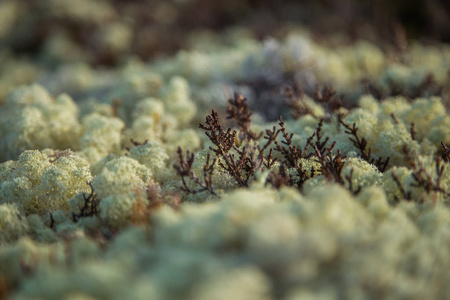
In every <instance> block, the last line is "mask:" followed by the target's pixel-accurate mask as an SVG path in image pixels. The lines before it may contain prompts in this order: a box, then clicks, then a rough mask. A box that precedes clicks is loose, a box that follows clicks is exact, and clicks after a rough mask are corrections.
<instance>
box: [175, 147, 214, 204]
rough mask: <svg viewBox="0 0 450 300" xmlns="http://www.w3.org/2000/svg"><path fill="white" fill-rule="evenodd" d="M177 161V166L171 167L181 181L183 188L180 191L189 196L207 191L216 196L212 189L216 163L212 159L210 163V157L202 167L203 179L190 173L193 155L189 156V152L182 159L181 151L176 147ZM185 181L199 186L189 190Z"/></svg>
mask: <svg viewBox="0 0 450 300" xmlns="http://www.w3.org/2000/svg"><path fill="white" fill-rule="evenodd" d="M177 154H178V160H179V164H178V165H177V164H175V165H173V167H174V168H175V170H176V172H177V175H178V176H180V177H181V181H182V183H183V186H182V187H181V190H183V191H184V192H186V193H189V194H197V193H200V192H204V191H208V192H209V193H210V194H212V195H215V196H217V194H216V192H215V191H214V188H213V185H212V184H213V179H212V177H213V172H214V166H215V163H216V159H213V161H212V162H211V161H210V160H211V158H210V155H209V153H208V156H207V158H206V163H205V164H204V165H203V179H202V180H201V179H200V178H198V177H197V176H196V175H195V174H194V172H192V165H193V163H194V154H193V153H192V154H190V153H189V151H186V158H184V157H183V150H181V148H180V147H178V151H177ZM187 179H190V180H192V181H193V182H194V183H195V184H196V185H198V186H199V188H198V189H191V188H190V187H189V186H188V183H187Z"/></svg>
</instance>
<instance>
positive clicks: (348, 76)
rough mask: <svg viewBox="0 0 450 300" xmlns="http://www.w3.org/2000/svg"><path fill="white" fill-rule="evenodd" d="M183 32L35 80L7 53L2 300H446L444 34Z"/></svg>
mask: <svg viewBox="0 0 450 300" xmlns="http://www.w3.org/2000/svg"><path fill="white" fill-rule="evenodd" d="M63 2H64V1H56V0H55V1H49V2H48V3H50V4H51V5H50V7H51V10H50V11H49V13H50V14H52V15H54V16H57V17H58V18H69V19H71V20H72V21H73V22H78V21H77V20H79V19H80V18H88V19H93V20H99V19H101V18H108V14H113V13H114V11H113V10H108V8H107V7H106V8H105V7H103V6H102V5H104V4H103V2H101V1H92V0H90V1H88V0H85V1H84V2H86V3H88V4H89V5H87V6H86V7H90V8H91V9H81V8H82V7H83V5H81V4H76V5H75V4H74V8H70V7H68V6H67V4H64V3H63ZM5 3H8V4H1V5H3V6H5V5H9V6H8V9H9V10H11V11H15V10H16V9H17V10H18V9H19V8H15V5H14V4H13V2H12V1H9V2H5ZM93 7H97V8H96V9H93ZM75 8H77V9H75ZM98 14H99V15H98ZM0 19H2V18H0ZM3 22H8V20H5V19H3ZM14 22H15V21H14V20H13V21H9V23H11V24H13V23H14ZM9 23H8V24H9ZM0 27H1V26H0ZM2 28H4V27H2ZM0 30H1V28H0ZM0 34H1V32H0ZM131 34H132V33H131V32H130V30H129V28H128V27H127V26H126V24H125V25H124V24H113V25H111V26H108V27H107V28H105V29H104V32H103V31H102V32H101V33H99V37H98V38H99V39H100V40H101V41H102V43H106V44H107V45H108V47H110V48H111V51H114V53H124V52H126V49H128V48H127V47H126V46H127V45H128V46H129V44H130V43H131V41H130V40H131V36H130V35H131ZM62 38H64V35H63V34H62V35H61V36H55V37H54V40H53V41H49V44H48V45H46V47H47V48H46V51H48V53H56V54H57V53H60V52H59V51H61V48H60V47H62V48H63V49H65V47H66V46H67V45H65V44H64V43H65V42H64V41H61V40H58V39H62ZM66 42H67V41H66ZM102 45H103V44H102ZM193 45H197V46H196V47H195V46H194V47H193V49H191V50H183V51H179V52H178V53H177V54H175V55H174V56H171V57H166V58H161V59H157V60H153V61H150V62H148V63H144V62H142V61H140V60H139V59H136V58H129V59H127V60H126V61H125V62H124V63H123V65H121V66H119V67H117V68H112V69H96V68H92V67H90V66H88V65H87V64H84V63H76V62H68V63H67V64H65V65H62V66H60V67H59V68H56V69H54V70H47V71H42V72H41V73H40V74H38V72H37V70H38V69H39V68H38V66H36V65H34V64H33V63H31V62H27V61H25V60H20V59H19V58H16V57H9V56H8V54H4V53H2V52H0V62H3V60H5V61H6V62H8V63H6V64H3V63H0V70H1V69H2V68H6V67H5V66H8V67H7V68H11V69H12V72H14V74H16V72H17V74H22V73H23V74H24V75H23V76H15V75H11V74H10V75H8V76H10V77H11V78H13V77H20V78H22V79H23V82H21V80H18V81H16V80H12V79H5V78H6V76H5V75H3V74H1V72H0V161H1V164H0V298H2V297H5V298H6V297H11V299H67V300H69V299H236V300H239V299H255V300H256V299H282V300H294V299H384V298H389V299H445V298H446V297H447V294H448V293H449V292H450V290H449V285H448V283H449V282H450V272H448V269H449V268H450V255H449V249H450V210H449V204H450V166H449V160H450V154H449V152H450V151H448V148H447V145H448V144H450V115H449V114H448V111H447V109H448V107H449V99H448V93H449V90H448V87H449V85H450V73H449V70H450V47H449V46H448V45H444V44H436V45H432V46H430V45H423V44H419V43H415V44H412V45H410V46H409V47H408V49H407V50H405V52H402V53H386V52H385V51H384V50H383V49H381V48H380V47H378V46H377V45H375V44H372V43H369V42H367V41H357V42H355V43H352V44H347V45H344V46H339V47H333V48H332V47H329V46H327V45H325V44H322V43H320V42H317V41H314V40H313V39H312V38H311V36H310V33H309V32H308V31H306V30H305V29H295V30H291V33H290V34H288V35H287V36H286V37H285V38H283V39H279V40H277V39H267V40H265V41H263V42H259V41H258V40H257V39H256V38H254V37H253V36H252V35H251V34H250V33H249V32H247V31H245V30H242V29H238V28H235V29H234V30H231V31H229V32H228V33H226V34H224V35H223V36H222V37H221V38H218V37H214V38H212V37H210V38H208V37H207V36H206V37H205V36H203V37H198V42H197V43H193ZM72 50H74V49H72ZM74 51H75V50H74ZM56 54H55V55H56ZM81 54H82V53H81ZM81 54H80V55H81ZM12 66H14V67H12ZM287 79H289V80H287ZM31 82H34V83H31ZM22 83H28V85H20V84H22ZM287 83H289V84H290V86H288V88H287V89H286V84H287ZM19 85H20V86H19ZM317 85H320V86H325V88H319V87H316V86H317ZM331 85H333V86H334V88H335V90H336V91H337V93H336V92H335V91H333V90H331V88H329V86H331ZM268 86H272V87H273V86H276V87H277V88H278V92H280V91H281V90H283V89H284V91H285V92H286V91H287V92H288V93H285V94H282V93H278V94H277V95H275V94H274V89H273V88H270V89H269V88H267V87H268ZM5 90H10V91H9V92H8V93H6V92H5ZM234 93H236V94H235V96H234V98H233V96H232V95H233V94H234ZM241 95H242V96H241ZM343 95H345V97H344V96H343ZM228 98H230V101H229V102H227V101H226V99H228ZM244 98H246V99H247V100H244ZM233 101H234V102H233ZM211 109H214V110H213V111H212V112H211ZM277 114H279V115H277ZM280 115H281V117H282V118H281V119H278V118H279V116H280ZM227 116H228V120H227V119H226V117H227ZM199 123H200V126H199ZM205 133H206V134H205ZM174 166H175V167H174Z"/></svg>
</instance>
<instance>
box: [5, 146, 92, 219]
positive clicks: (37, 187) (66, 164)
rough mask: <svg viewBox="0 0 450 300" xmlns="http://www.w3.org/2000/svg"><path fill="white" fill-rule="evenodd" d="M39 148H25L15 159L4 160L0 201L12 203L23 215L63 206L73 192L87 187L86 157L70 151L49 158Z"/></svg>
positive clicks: (46, 211) (43, 212)
mask: <svg viewBox="0 0 450 300" xmlns="http://www.w3.org/2000/svg"><path fill="white" fill-rule="evenodd" d="M49 159H50V158H48V157H47V156H46V155H44V154H42V153H41V152H39V151H37V150H34V151H25V152H24V153H22V154H21V155H20V157H19V160H18V161H16V162H14V163H9V164H7V167H6V170H5V171H3V172H2V177H3V178H4V181H3V182H2V183H1V185H0V195H2V196H1V202H2V203H15V204H16V205H17V206H18V208H19V209H20V210H21V212H22V213H23V214H25V215H28V214H34V213H37V214H40V215H42V216H44V215H48V214H49V213H51V212H53V211H55V210H58V209H62V210H68V209H69V206H68V203H67V201H68V200H69V199H70V198H71V197H72V196H74V195H75V194H77V193H79V192H83V191H87V189H88V186H87V184H86V183H87V182H89V181H91V179H92V176H91V173H90V171H89V164H88V163H87V161H86V160H85V159H83V158H81V157H79V156H77V155H74V154H69V155H67V156H63V157H60V158H58V159H57V160H55V161H54V162H53V163H50V162H49Z"/></svg>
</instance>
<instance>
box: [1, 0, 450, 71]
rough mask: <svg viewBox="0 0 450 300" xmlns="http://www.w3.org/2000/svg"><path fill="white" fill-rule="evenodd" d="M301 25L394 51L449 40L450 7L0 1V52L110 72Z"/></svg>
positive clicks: (418, 1) (190, 0) (320, 1)
mask: <svg viewBox="0 0 450 300" xmlns="http://www.w3.org/2000/svg"><path fill="white" fill-rule="evenodd" d="M298 25H300V26H304V27H307V28H308V29H309V30H310V31H311V32H312V33H313V37H314V38H315V39H317V40H319V41H320V40H327V37H329V36H331V35H336V34H339V35H341V36H342V38H341V39H340V42H342V40H348V41H349V42H351V41H352V40H356V39H361V38H362V39H366V40H369V41H371V42H375V43H377V44H378V45H388V46H394V47H398V48H401V47H402V41H404V40H405V39H416V40H420V41H421V42H424V43H433V42H450V1H447V0H426V1H425V0H397V1H390V0H372V1H359V0H303V1H295V0H284V1H280V0H265V1H257V0H227V1H210V0H152V1H149V0H134V1H125V0H122V1H121V0H77V1H72V0H39V1H35V0H2V1H0V49H1V50H0V51H2V50H3V51H5V49H8V51H10V52H13V53H14V54H15V55H22V56H25V57H29V58H31V59H32V60H33V61H35V62H39V63H41V64H42V65H45V66H46V67H50V68H51V67H55V66H57V65H58V64H60V63H63V62H66V61H70V60H77V61H80V60H81V61H85V62H87V63H89V64H91V65H100V66H114V65H116V64H118V63H120V62H121V59H122V58H123V57H124V56H129V55H135V56H138V57H139V58H141V59H143V60H149V59H152V58H154V57H157V56H164V55H171V54H173V53H175V52H176V51H177V50H179V49H181V48H189V47H190V46H191V45H190V43H191V42H192V35H193V34H195V35H198V34H214V33H221V32H223V31H225V30H227V29H228V28H230V27H234V26H243V27H245V28H246V29H248V30H249V31H251V32H252V34H253V35H254V36H255V37H257V38H259V39H263V38H264V37H267V36H274V37H279V36H282V35H283V34H284V33H285V32H286V31H288V30H289V28H290V27H292V26H298ZM58 49H59V50H58ZM58 51H59V52H58ZM61 53H62V54H63V55H62V54H61Z"/></svg>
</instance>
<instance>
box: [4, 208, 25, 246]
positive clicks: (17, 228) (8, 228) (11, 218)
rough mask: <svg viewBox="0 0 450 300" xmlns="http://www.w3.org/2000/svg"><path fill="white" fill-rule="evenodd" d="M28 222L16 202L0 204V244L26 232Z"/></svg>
mask: <svg viewBox="0 0 450 300" xmlns="http://www.w3.org/2000/svg"><path fill="white" fill-rule="evenodd" d="M27 231H28V223H27V222H26V220H25V219H23V218H22V216H21V214H20V211H19V209H18V208H17V207H16V206H15V205H14V204H0V244H3V243H10V242H13V241H14V240H16V239H18V238H19V237H21V236H23V235H24V234H26V232H27Z"/></svg>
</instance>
